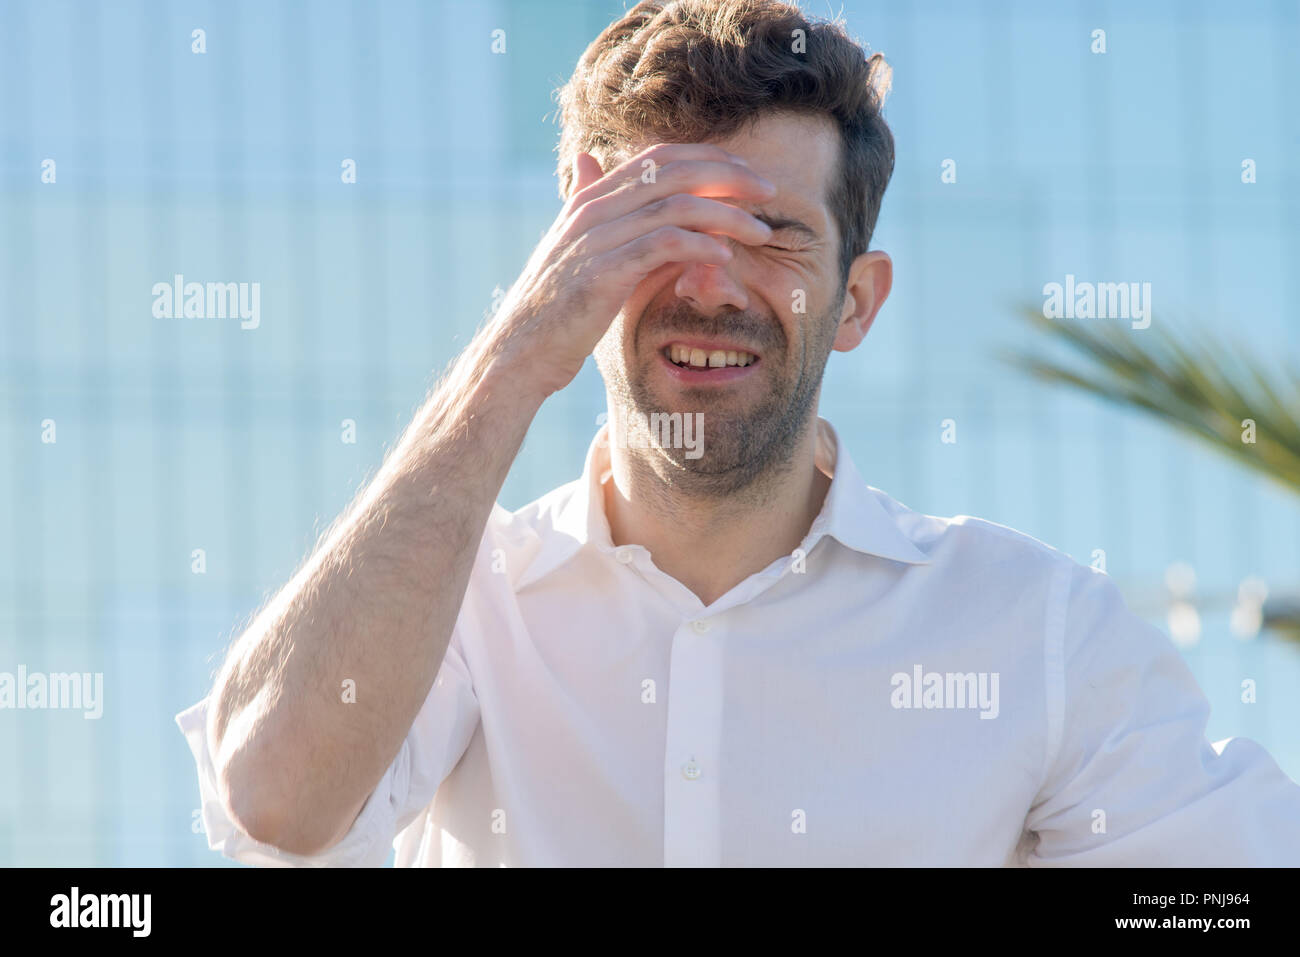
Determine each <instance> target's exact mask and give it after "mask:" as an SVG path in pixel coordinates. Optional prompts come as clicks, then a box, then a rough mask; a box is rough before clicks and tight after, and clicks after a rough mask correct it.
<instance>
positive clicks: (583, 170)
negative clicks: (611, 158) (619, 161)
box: [569, 152, 605, 198]
mask: <svg viewBox="0 0 1300 957" xmlns="http://www.w3.org/2000/svg"><path fill="white" fill-rule="evenodd" d="M604 175H605V171H604V170H602V169H601V168H600V162H599V161H598V160H597V159H596V157H594V156H592V155H591V154H590V153H581V152H580V153H578V154H577V155H575V156H574V157H573V185H572V187H571V188H570V189H569V196H570V198H572V196H573V194H574V193H577V192H580V191H582V190H584V189H586V188H587V187H588V186H590V185H591V184H592V183H594V182H596V180H598V179H600V178H601V177H602V176H604Z"/></svg>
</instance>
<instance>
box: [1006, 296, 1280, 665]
mask: <svg viewBox="0 0 1300 957" xmlns="http://www.w3.org/2000/svg"><path fill="white" fill-rule="evenodd" d="M1022 315H1023V317H1024V319H1025V320H1026V321H1028V322H1029V323H1030V324H1031V325H1033V326H1034V327H1036V328H1037V329H1039V330H1041V331H1042V332H1043V333H1044V335H1045V336H1046V340H1047V341H1055V342H1057V343H1059V344H1063V345H1064V346H1066V347H1067V349H1068V351H1069V352H1071V353H1073V355H1074V357H1075V359H1076V360H1081V365H1075V366H1071V365H1067V364H1066V363H1065V362H1062V361H1058V360H1056V359H1050V358H1047V357H1045V356H1042V355H1039V354H1035V353H1033V352H1030V351H1004V352H1002V353H1001V358H1002V359H1003V360H1004V361H1006V362H1009V363H1010V364H1011V365H1013V366H1015V367H1017V368H1019V369H1020V370H1021V371H1023V372H1027V373H1028V374H1029V375H1031V376H1033V377H1034V378H1036V379H1038V380H1040V381H1043V382H1048V383H1053V384H1057V385H1065V386H1070V387H1072V388H1074V389H1077V390H1080V391H1083V392H1087V393H1090V394H1091V395H1095V396H1097V397H1099V398H1101V399H1104V400H1106V401H1107V402H1110V403H1113V404H1116V405H1120V406H1123V407H1127V408H1131V409H1139V410H1141V411H1142V412H1144V413H1147V414H1149V415H1153V416H1155V417H1157V418H1158V419H1161V420H1163V421H1164V422H1166V423H1168V424H1169V425H1172V426H1173V427H1174V428H1175V429H1177V430H1178V431H1180V432H1182V433H1184V434H1186V435H1190V436H1193V437H1194V438H1196V439H1197V440H1199V441H1200V442H1202V443H1203V444H1205V445H1208V446H1209V447H1210V448H1212V449H1215V450H1216V451H1218V452H1219V453H1221V454H1223V455H1227V456H1228V457H1229V458H1231V459H1232V460H1233V461H1235V462H1238V463H1239V464H1241V465H1244V466H1245V467H1247V468H1249V469H1253V470H1254V471H1255V472H1257V473H1259V474H1261V475H1264V476H1267V477H1268V478H1269V479H1270V480H1272V481H1274V482H1276V483H1278V484H1280V485H1282V486H1283V487H1284V488H1287V489H1289V490H1290V491H1292V492H1295V493H1297V494H1300V365H1297V364H1295V362H1294V361H1289V362H1287V364H1286V367H1285V370H1284V371H1279V372H1274V371H1272V370H1271V369H1270V368H1268V367H1267V366H1266V364H1265V362H1264V361H1263V360H1262V359H1260V358H1259V357H1258V356H1255V355H1253V354H1252V353H1251V352H1250V350H1249V349H1248V348H1247V347H1246V346H1245V345H1244V344H1243V343H1242V342H1241V340H1240V338H1238V337H1233V338H1232V340H1231V341H1226V340H1225V339H1223V338H1220V337H1218V336H1215V335H1214V334H1212V333H1211V332H1210V331H1209V330H1208V329H1206V328H1204V327H1201V328H1195V327H1192V328H1187V329H1183V330H1180V331H1178V332H1175V331H1174V330H1173V329H1170V328H1167V327H1166V326H1165V325H1163V324H1158V323H1157V322H1155V321H1153V322H1152V323H1151V325H1150V326H1148V327H1147V328H1145V329H1133V328H1131V327H1130V326H1128V325H1127V324H1125V323H1122V322H1115V321H1113V320H1082V321H1081V320H1059V319H1048V318H1047V317H1045V316H1044V315H1043V314H1042V311H1041V310H1040V309H1038V308H1035V307H1026V308H1025V309H1023V310H1022ZM1247 419H1249V420H1252V421H1253V422H1254V423H1255V433H1254V442H1253V443H1252V442H1248V441H1246V440H1245V436H1246V430H1245V427H1244V426H1243V425H1242V423H1243V421H1245V420H1247ZM1264 627H1265V628H1267V629H1269V630H1272V631H1274V632H1277V633H1280V634H1282V635H1284V636H1286V637H1289V638H1292V639H1297V640H1300V602H1297V601H1289V602H1270V603H1269V605H1268V607H1266V608H1265V616H1264Z"/></svg>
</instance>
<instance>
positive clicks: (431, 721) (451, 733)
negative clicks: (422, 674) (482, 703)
mask: <svg viewBox="0 0 1300 957" xmlns="http://www.w3.org/2000/svg"><path fill="white" fill-rule="evenodd" d="M209 700H210V699H208V698H204V699H203V700H202V701H200V702H198V703H197V704H195V705H193V706H192V707H190V708H188V709H186V710H185V711H182V712H181V713H180V714H178V715H177V716H176V723H177V724H178V725H179V726H180V729H181V732H182V733H183V734H184V735H185V739H186V741H188V742H189V746H190V750H191V751H192V752H193V754H194V761H195V763H196V764H197V766H198V773H199V796H200V801H201V804H202V807H201V810H200V813H201V815H202V818H203V828H204V832H205V833H206V834H207V837H208V847H210V848H212V849H213V850H214V851H220V852H221V853H222V854H224V855H225V856H226V857H229V858H231V859H233V860H236V861H240V862H241V863H244V864H252V865H256V866H261V867H381V866H383V864H384V862H385V861H386V860H387V858H388V852H389V848H390V847H391V845H392V843H393V839H394V838H395V837H396V836H397V834H398V832H400V831H401V830H402V829H403V828H405V827H406V825H407V824H409V823H410V822H411V821H413V820H414V819H415V817H416V816H417V815H418V814H419V813H420V811H421V810H423V808H424V807H426V806H427V805H428V803H429V802H430V801H432V800H433V796H434V793H435V792H436V791H437V789H438V786H439V785H440V784H441V783H442V781H443V779H444V778H446V776H447V775H448V774H449V773H450V772H451V770H452V768H454V767H455V766H456V763H457V762H458V761H459V760H460V758H461V755H463V754H464V753H465V748H466V747H467V746H468V745H469V741H470V738H471V736H472V735H473V733H474V729H475V728H476V727H477V725H478V720H479V709H478V700H477V698H476V697H475V695H474V684H473V681H472V680H471V677H470V673H469V669H468V668H467V667H466V664H465V658H464V655H463V652H462V650H461V648H460V626H459V624H458V625H457V628H456V629H455V631H454V632H453V633H452V638H451V641H450V643H449V644H448V646H447V653H446V655H445V656H444V657H443V661H442V667H441V668H440V669H439V670H438V675H437V677H436V678H435V679H434V682H433V687H432V688H431V689H430V691H429V695H428V697H427V698H426V699H425V701H424V704H423V705H422V706H421V708H420V711H419V713H418V714H417V715H416V718H415V721H414V723H413V724H412V725H411V729H410V731H408V732H407V735H406V738H405V739H404V740H403V741H402V746H401V749H400V750H399V751H398V753H397V757H396V758H394V759H393V762H392V764H390V765H389V767H388V769H387V770H386V771H385V772H384V776H383V777H382V778H381V779H380V781H379V784H378V785H376V787H375V789H374V791H372V792H371V794H370V797H369V798H368V799H367V800H366V803H365V805H364V806H363V807H362V809H361V813H360V815H358V817H357V819H356V821H354V822H353V824H352V827H351V829H350V830H349V831H348V833H347V834H346V835H345V836H344V837H343V839H342V840H341V841H339V843H337V844H335V845H334V846H333V847H331V848H328V849H327V850H325V851H322V852H321V853H319V854H312V855H301V854H290V853H287V852H285V851H282V850H279V849H278V848H275V847H272V846H271V845H269V844H262V843H260V842H258V841H255V840H253V839H252V838H251V837H249V836H248V835H247V834H245V833H244V832H243V831H241V830H239V828H238V827H237V826H236V825H235V823H234V822H233V821H232V820H231V819H230V816H229V815H228V814H227V813H226V810H225V807H224V805H223V804H222V801H221V798H220V796H219V793H218V791H217V779H216V772H215V770H214V767H213V763H212V753H211V751H210V749H209V747H208V735H207V726H208V721H207V714H208V707H209Z"/></svg>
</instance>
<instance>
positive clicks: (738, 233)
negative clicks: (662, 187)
mask: <svg viewBox="0 0 1300 957" xmlns="http://www.w3.org/2000/svg"><path fill="white" fill-rule="evenodd" d="M662 226H680V227H682V228H683V229H693V230H696V231H697V232H703V233H716V234H720V235H723V236H730V237H732V238H733V239H735V240H737V241H739V242H742V243H745V244H746V245H750V246H757V245H762V244H763V243H766V242H768V241H769V240H770V239H771V238H772V230H771V228H770V227H769V226H768V225H767V224H766V223H764V222H761V221H760V220H758V219H757V218H755V217H754V216H752V215H751V214H749V213H747V212H745V210H743V209H741V208H740V207H738V206H733V205H731V204H730V203H723V202H720V201H718V200H716V199H709V198H707V197H703V196H695V195H692V194H690V193H674V194H672V195H671V196H665V197H664V198H663V199H657V200H654V201H653V202H651V203H647V204H646V205H645V206H642V207H640V208H638V209H635V210H633V211H632V212H630V213H628V214H627V215H626V216H622V217H620V218H619V219H616V220H614V221H613V222H612V223H606V224H604V225H602V226H597V227H595V228H594V229H591V230H589V231H588V232H587V234H586V237H585V239H586V241H587V243H588V245H589V248H590V249H592V250H594V251H604V250H608V249H613V248H615V247H617V246H622V245H623V244H625V243H628V242H631V241H632V240H633V239H636V238H637V237H638V236H642V235H645V234H646V233H649V232H652V231H653V230H656V229H658V228H660V227H662Z"/></svg>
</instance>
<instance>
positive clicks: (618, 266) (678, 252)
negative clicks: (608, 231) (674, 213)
mask: <svg viewBox="0 0 1300 957" xmlns="http://www.w3.org/2000/svg"><path fill="white" fill-rule="evenodd" d="M731 256H732V253H731V250H730V249H729V248H728V247H727V245H726V244H725V243H723V242H721V241H720V240H717V239H714V238H713V237H712V236H707V235H705V234H704V233H697V232H694V231H692V230H689V229H682V228H681V227H680V226H661V227H660V228H659V229H656V230H654V231H653V232H651V233H647V234H646V235H644V236H639V237H637V238H636V239H634V240H632V241H631V242H629V243H625V244H624V245H622V246H619V247H618V248H617V249H614V250H611V251H610V252H608V253H606V254H605V255H604V256H601V257H599V258H598V260H597V262H598V264H599V267H600V268H599V271H600V273H602V274H604V273H606V272H607V271H608V272H612V273H615V274H617V275H619V276H621V277H622V278H623V279H624V281H627V282H639V281H640V280H641V279H642V278H644V277H645V276H646V275H648V274H649V273H651V272H653V271H654V270H656V269H658V268H659V267H660V266H662V265H664V264H665V263H684V262H703V263H709V264H711V265H714V266H721V265H723V264H725V263H727V262H729V261H730V260H731Z"/></svg>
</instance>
